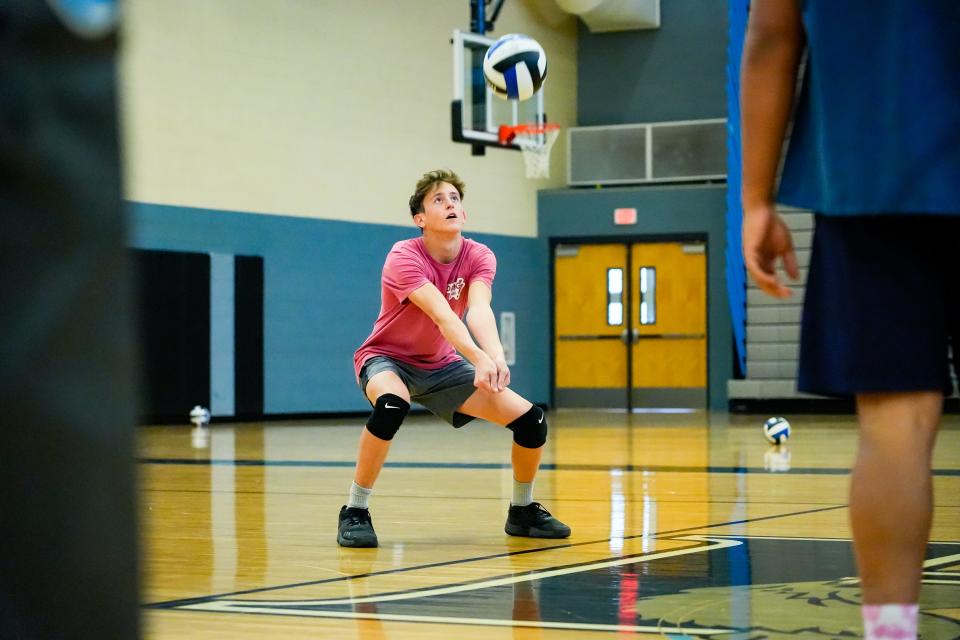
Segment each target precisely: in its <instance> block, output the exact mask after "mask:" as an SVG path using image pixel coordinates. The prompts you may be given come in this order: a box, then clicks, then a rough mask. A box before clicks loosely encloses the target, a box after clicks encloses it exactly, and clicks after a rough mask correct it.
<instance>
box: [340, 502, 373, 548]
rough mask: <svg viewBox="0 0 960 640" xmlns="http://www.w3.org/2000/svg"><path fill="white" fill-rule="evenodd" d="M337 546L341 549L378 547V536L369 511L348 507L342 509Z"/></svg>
mask: <svg viewBox="0 0 960 640" xmlns="http://www.w3.org/2000/svg"><path fill="white" fill-rule="evenodd" d="M337 544H339V545H340V546H341V547H375V546H377V544H378V543H377V534H376V532H375V531H374V530H373V520H371V519H370V510H369V509H357V508H356V507H348V506H346V505H344V506H343V507H341V508H340V523H339V524H338V525H337Z"/></svg>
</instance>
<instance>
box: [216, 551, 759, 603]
mask: <svg viewBox="0 0 960 640" xmlns="http://www.w3.org/2000/svg"><path fill="white" fill-rule="evenodd" d="M673 540H684V541H687V540H689V541H692V542H701V543H707V544H697V545H693V546H690V547H684V548H682V549H672V550H670V551H655V552H653V553H638V554H633V555H629V556H624V557H622V558H615V559H613V560H600V561H593V562H585V563H577V564H572V565H567V566H563V567H559V568H556V569H539V570H533V571H528V572H525V573H522V574H515V575H508V576H504V577H497V578H481V579H479V580H474V581H470V582H461V583H459V584H454V585H445V586H442V587H426V588H419V589H410V590H404V591H397V592H392V593H382V594H377V595H373V596H362V597H359V598H333V599H325V600H270V601H265V600H233V601H230V602H235V603H246V602H252V603H257V604H265V603H267V602H271V603H272V602H279V603H284V604H287V605H289V606H294V605H296V606H301V607H327V606H330V607H332V606H337V605H358V604H372V603H378V602H395V601H397V600H411V599H414V598H429V597H433V596H443V595H447V594H451V593H462V592H464V591H477V590H479V589H489V588H491V587H502V586H504V585H508V584H517V583H520V582H531V581H533V580H542V579H545V578H553V577H556V576H565V575H569V574H571V573H583V572H584V571H592V570H594V569H605V568H607V567H621V566H623V565H625V564H637V563H639V562H647V561H650V560H660V559H662V558H673V557H676V556H684V555H688V554H691V553H701V552H704V553H706V552H708V551H712V550H714V549H725V548H727V547H738V546H740V545H741V544H743V543H742V542H740V541H737V540H719V539H714V538H707V537H706V536H682V537H679V538H673ZM711 543H712V544H711Z"/></svg>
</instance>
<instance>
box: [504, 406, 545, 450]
mask: <svg viewBox="0 0 960 640" xmlns="http://www.w3.org/2000/svg"><path fill="white" fill-rule="evenodd" d="M507 429H510V431H513V441H514V442H516V443H517V444H518V445H520V446H521V447H523V448H525V449H539V448H540V447H542V446H543V444H544V443H545V442H546V441H547V416H546V415H544V413H543V411H541V410H540V408H539V407H537V406H536V405H534V406H532V407H530V410H529V411H527V412H526V413H525V414H523V415H522V416H520V417H519V418H517V419H516V420H514V421H513V422H511V423H510V424H508V425H507Z"/></svg>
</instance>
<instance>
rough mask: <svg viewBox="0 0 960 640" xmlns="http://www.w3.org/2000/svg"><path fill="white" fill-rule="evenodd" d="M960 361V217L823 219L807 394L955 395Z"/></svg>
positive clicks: (805, 362) (802, 382) (809, 323)
mask: <svg viewBox="0 0 960 640" xmlns="http://www.w3.org/2000/svg"><path fill="white" fill-rule="evenodd" d="M948 345H950V346H952V351H953V369H954V371H955V372H957V371H958V365H957V361H958V356H960V216H932V215H876V216H844V217H841V216H826V215H817V217H816V229H815V231H814V238H813V253H812V254H811V256H810V270H809V272H808V275H807V288H806V297H805V300H804V305H803V321H802V326H801V338H800V372H799V376H798V385H797V386H798V388H799V390H800V391H804V392H808V393H816V394H820V395H827V396H838V397H850V396H854V395H856V394H858V393H870V392H885V391H938V390H942V391H943V392H944V394H945V395H950V394H951V393H952V392H953V383H952V381H951V379H950V363H949V357H948Z"/></svg>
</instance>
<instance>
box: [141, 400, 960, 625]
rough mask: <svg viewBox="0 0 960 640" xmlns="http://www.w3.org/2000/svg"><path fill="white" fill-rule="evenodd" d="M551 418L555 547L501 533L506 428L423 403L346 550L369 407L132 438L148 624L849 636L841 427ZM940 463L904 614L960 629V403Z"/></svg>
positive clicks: (539, 489)
mask: <svg viewBox="0 0 960 640" xmlns="http://www.w3.org/2000/svg"><path fill="white" fill-rule="evenodd" d="M548 415H549V419H550V427H551V432H550V440H549V441H548V444H547V450H546V452H545V455H544V460H543V463H544V465H543V469H542V470H541V473H540V475H539V477H538V479H537V483H536V487H535V499H537V500H539V501H541V502H543V503H544V504H545V505H546V506H547V508H548V509H550V510H551V511H552V512H553V513H554V514H555V515H556V516H558V517H559V518H560V519H562V520H564V521H565V522H567V523H568V524H570V525H571V527H572V528H573V535H572V537H571V538H570V539H569V540H559V541H556V540H554V541H544V540H532V539H522V538H512V537H509V536H507V535H505V534H504V533H503V522H504V519H505V515H506V506H507V502H508V498H509V495H510V487H511V475H510V469H509V450H510V446H509V444H510V434H509V432H506V431H504V430H501V429H499V428H497V427H494V426H492V425H490V424H487V423H481V422H475V423H473V424H471V425H468V426H467V427H465V428H463V429H461V430H459V431H455V430H453V429H452V428H450V427H448V426H445V425H444V424H442V423H440V422H439V421H438V420H436V419H435V418H433V417H431V416H428V415H415V416H412V417H411V418H409V419H408V421H407V423H405V424H404V426H403V427H402V428H401V430H400V433H399V434H398V436H397V439H396V440H395V441H394V445H393V449H392V451H391V455H390V458H389V459H388V463H387V467H386V468H385V469H384V471H383V473H382V474H381V476H380V479H379V481H378V483H377V487H376V492H375V493H374V496H373V498H372V500H371V513H372V514H373V521H374V525H375V526H376V530H377V533H378V535H379V537H380V545H381V546H380V548H378V549H353V550H350V549H340V548H339V547H338V546H337V545H336V542H335V539H334V538H335V530H336V520H337V512H338V510H339V508H340V506H341V505H342V504H343V503H344V500H345V496H346V493H347V491H348V489H349V486H350V481H351V479H352V475H353V470H352V467H353V456H354V454H355V447H356V442H357V438H358V436H359V429H360V425H362V423H363V420H362V419H341V420H318V421H309V422H297V423H292V422H290V423H278V422H272V423H267V424H216V425H213V427H212V428H211V429H210V430H209V431H210V433H209V440H208V441H207V442H205V443H204V442H196V443H195V442H194V438H193V434H192V431H191V427H190V426H168V427H145V428H143V429H141V431H140V434H141V437H140V452H139V456H140V470H141V487H140V489H141V494H142V496H143V500H142V531H143V538H144V554H145V560H144V567H145V577H144V580H145V584H144V599H145V609H144V611H145V620H146V625H147V637H148V638H151V639H157V640H159V639H171V640H172V639H178V640H180V639H184V638H198V639H210V638H231V639H238V640H244V639H248V638H258V639H259V638H264V639H275V638H305V637H309V638H338V639H339V638H344V639H350V638H371V639H378V640H379V639H394V638H403V639H408V638H409V639H414V638H416V639H429V638H510V639H515V640H517V639H526V638H560V639H571V640H573V639H577V640H580V639H590V638H619V637H626V636H631V637H641V638H642V637H651V638H653V637H657V638H674V639H678V638H700V637H720V638H770V639H773V638H833V637H859V612H858V608H857V604H858V599H859V590H858V584H857V581H856V579H855V578H854V577H853V576H854V564H853V558H852V553H851V548H850V543H849V530H848V525H847V516H848V514H847V507H846V502H847V498H846V490H847V482H848V470H849V467H850V465H851V462H852V459H853V454H854V450H855V442H856V431H855V427H854V423H853V418H852V417H851V416H808V415H798V416H789V417H790V418H791V421H792V423H793V427H794V435H793V438H792V439H791V441H790V443H789V446H788V448H786V449H781V450H777V449H774V448H771V447H770V446H769V445H767V443H766V442H765V441H764V439H763V437H762V435H761V433H760V425H761V423H762V421H763V420H764V419H765V418H766V417H767V416H737V415H733V416H731V415H727V414H720V413H704V412H695V413H649V414H634V415H632V416H628V415H626V414H623V413H604V412H589V411H554V412H551V413H550V414H548ZM195 445H205V446H195ZM934 469H935V471H934V474H935V476H934V490H935V505H936V512H935V516H934V523H933V531H932V535H931V540H932V541H933V542H932V543H931V544H930V545H929V547H928V554H927V555H928V560H927V562H926V571H925V574H924V587H923V593H922V597H921V612H922V616H921V625H920V627H921V631H922V632H923V634H924V637H925V638H935V639H939V638H955V637H958V636H960V416H957V415H952V416H947V417H945V420H944V428H943V430H942V431H941V433H940V438H939V444H938V447H937V450H936V454H935V457H934ZM851 632H853V633H854V634H855V635H849V634H850V633H851Z"/></svg>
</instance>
